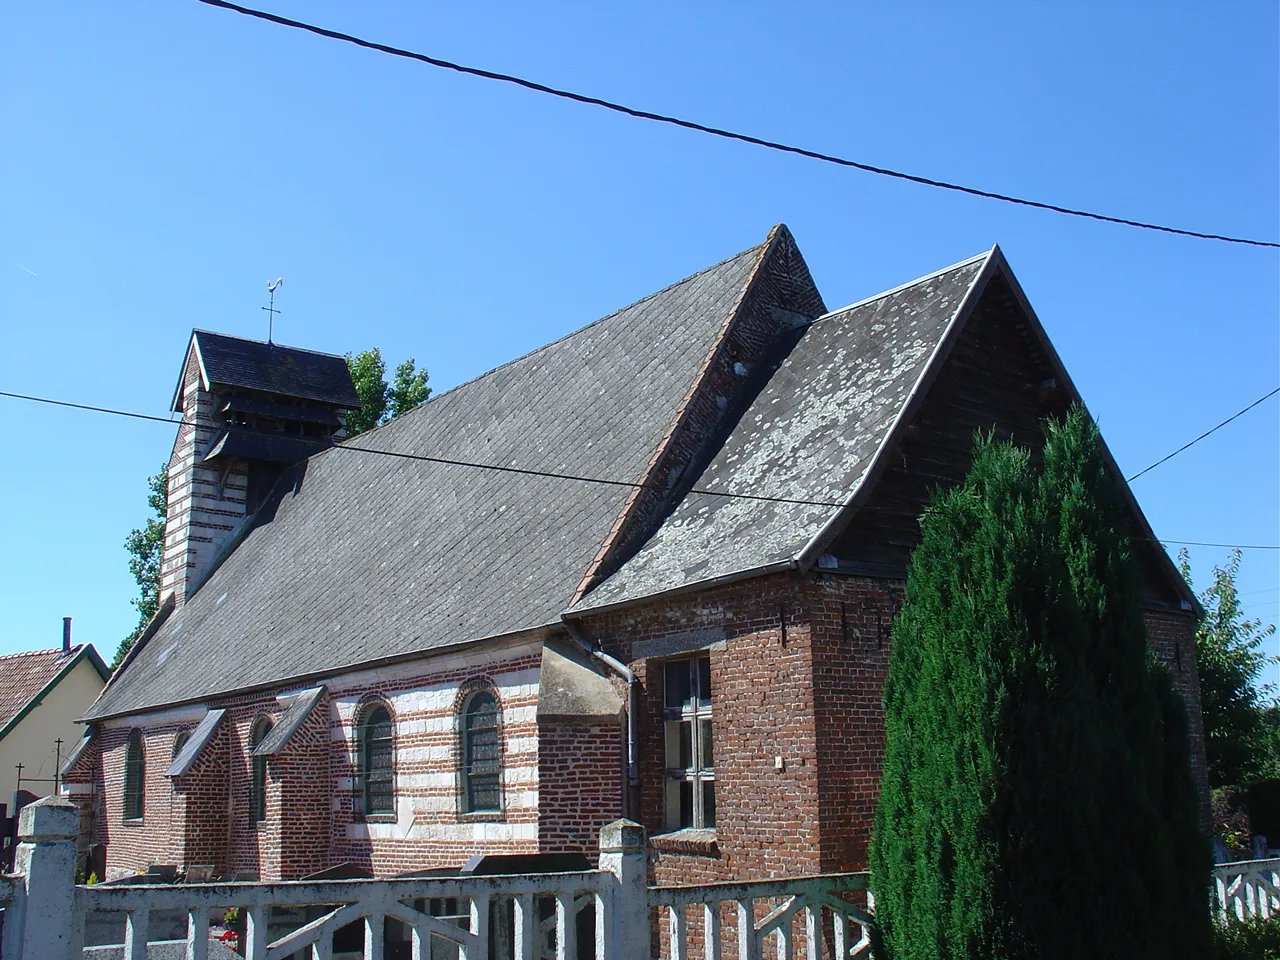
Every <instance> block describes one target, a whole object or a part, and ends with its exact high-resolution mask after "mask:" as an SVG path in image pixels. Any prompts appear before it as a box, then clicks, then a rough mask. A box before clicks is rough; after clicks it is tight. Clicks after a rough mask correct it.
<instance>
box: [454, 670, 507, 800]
mask: <svg viewBox="0 0 1280 960" xmlns="http://www.w3.org/2000/svg"><path fill="white" fill-rule="evenodd" d="M462 804H463V809H464V810H465V811H466V812H468V813H478V812H484V811H496V810H501V809H502V745H501V742H500V731H499V729H498V701H497V699H496V698H495V697H494V695H493V694H492V693H490V692H489V691H487V690H481V691H480V692H479V693H474V694H472V695H471V697H470V698H469V699H468V700H467V701H466V703H465V705H464V707H463V710H462Z"/></svg>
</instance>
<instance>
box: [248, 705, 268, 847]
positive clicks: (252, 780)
mask: <svg viewBox="0 0 1280 960" xmlns="http://www.w3.org/2000/svg"><path fill="white" fill-rule="evenodd" d="M270 732H271V721H270V720H269V719H268V718H267V717H259V718H258V719H257V720H255V721H254V722H253V728H252V729H251V730H250V731H249V749H250V750H252V749H253V748H254V747H256V746H257V745H258V744H260V743H261V742H262V741H263V740H264V739H266V736H267V734H268V733H270ZM267 759H268V758H267V757H265V756H263V757H253V756H251V757H250V758H249V763H250V764H251V765H252V767H253V769H252V770H251V771H250V776H249V822H250V823H261V822H262V821H263V820H265V819H267Z"/></svg>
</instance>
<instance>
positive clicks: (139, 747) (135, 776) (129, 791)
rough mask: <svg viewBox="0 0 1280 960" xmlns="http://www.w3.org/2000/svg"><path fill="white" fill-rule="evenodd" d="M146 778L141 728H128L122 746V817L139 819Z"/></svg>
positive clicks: (140, 817) (145, 760)
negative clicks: (127, 734) (126, 737)
mask: <svg viewBox="0 0 1280 960" xmlns="http://www.w3.org/2000/svg"><path fill="white" fill-rule="evenodd" d="M146 780H147V758H146V749H145V747H144V745H143V742H142V731H141V730H130V731H129V739H128V741H127V742H126V743H125V746H124V818H125V819H126V820H141V819H142V810H143V806H144V803H143V794H144V792H145V785H146Z"/></svg>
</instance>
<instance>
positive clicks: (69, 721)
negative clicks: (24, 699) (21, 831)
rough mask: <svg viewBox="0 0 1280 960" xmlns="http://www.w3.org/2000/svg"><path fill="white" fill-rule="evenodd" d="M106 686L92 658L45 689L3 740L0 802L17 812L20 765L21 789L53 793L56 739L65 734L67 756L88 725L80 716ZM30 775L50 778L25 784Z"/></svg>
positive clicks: (86, 659) (83, 661) (63, 740)
mask: <svg viewBox="0 0 1280 960" xmlns="http://www.w3.org/2000/svg"><path fill="white" fill-rule="evenodd" d="M103 686H104V684H103V682H102V677H101V676H99V674H98V671H97V670H96V669H94V666H93V664H92V663H91V662H90V661H89V658H88V657H83V658H81V660H80V662H79V663H77V664H76V665H75V667H74V668H72V670H71V671H70V672H69V673H68V674H67V675H66V676H64V677H63V678H62V679H61V680H59V681H58V683H57V684H55V685H54V687H53V688H52V689H51V690H49V691H48V692H47V693H45V695H44V698H43V699H42V700H41V701H40V704H39V705H38V706H37V707H36V708H35V709H34V710H32V711H31V712H30V713H28V714H27V715H26V716H25V717H23V718H22V720H20V721H19V722H18V725H17V726H16V727H14V728H13V729H12V730H10V731H9V732H8V733H7V734H6V735H5V736H4V738H3V739H0V803H4V804H7V805H8V806H9V810H10V811H11V812H12V810H13V794H14V791H15V790H17V788H18V771H17V769H16V765H17V764H19V763H21V764H22V776H23V778H24V780H23V789H24V790H30V791H31V792H32V793H34V794H36V795H37V796H42V797H44V796H48V795H49V794H51V793H53V782H52V780H53V775H54V770H55V768H56V766H57V763H56V757H55V747H54V740H56V739H57V738H59V737H61V738H62V755H63V756H64V757H65V756H66V755H67V754H68V753H69V752H70V751H71V748H72V747H74V746H75V745H76V744H77V743H78V742H79V740H80V738H81V737H82V736H83V735H84V730H85V728H84V725H83V724H79V723H76V722H75V721H76V718H77V717H80V716H82V715H83V714H84V712H85V710H87V709H88V708H89V704H91V703H93V701H94V700H95V699H97V696H98V694H99V693H101V692H102V688H103ZM26 777H46V778H48V779H49V781H50V782H49V783H27V782H26V780H25V778H26Z"/></svg>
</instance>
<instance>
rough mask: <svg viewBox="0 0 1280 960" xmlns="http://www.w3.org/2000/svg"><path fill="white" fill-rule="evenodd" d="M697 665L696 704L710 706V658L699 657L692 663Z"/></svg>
mask: <svg viewBox="0 0 1280 960" xmlns="http://www.w3.org/2000/svg"><path fill="white" fill-rule="evenodd" d="M694 662H695V663H697V665H698V668H697V669H698V703H699V705H701V706H704V707H709V706H711V658H710V657H699V658H698V659H697V660H696V661H694Z"/></svg>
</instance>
